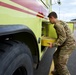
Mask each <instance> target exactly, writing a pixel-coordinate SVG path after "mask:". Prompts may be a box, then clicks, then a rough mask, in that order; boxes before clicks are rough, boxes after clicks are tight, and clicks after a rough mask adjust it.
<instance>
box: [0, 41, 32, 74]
mask: <svg viewBox="0 0 76 75" xmlns="http://www.w3.org/2000/svg"><path fill="white" fill-rule="evenodd" d="M32 65H33V64H32V56H31V53H30V50H29V48H28V47H27V46H26V45H24V44H23V43H21V42H17V41H5V42H2V43H0V75H33V66H32Z"/></svg>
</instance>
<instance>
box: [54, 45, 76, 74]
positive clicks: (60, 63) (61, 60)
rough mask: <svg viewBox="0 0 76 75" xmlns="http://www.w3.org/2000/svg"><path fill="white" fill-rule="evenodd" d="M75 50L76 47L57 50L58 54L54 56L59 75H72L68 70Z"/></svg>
mask: <svg viewBox="0 0 76 75" xmlns="http://www.w3.org/2000/svg"><path fill="white" fill-rule="evenodd" d="M74 50H75V45H72V46H69V47H67V46H64V47H59V48H58V49H57V50H56V52H55V53H54V55H53V59H54V66H55V70H56V73H57V75H70V72H69V70H68V68H67V62H68V59H69V57H70V55H71V54H72V52H73V51H74Z"/></svg>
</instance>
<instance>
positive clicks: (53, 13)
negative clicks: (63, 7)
mask: <svg viewBox="0 0 76 75" xmlns="http://www.w3.org/2000/svg"><path fill="white" fill-rule="evenodd" d="M52 16H53V17H54V18H57V14H56V12H51V13H49V15H48V17H49V18H51V17H52Z"/></svg>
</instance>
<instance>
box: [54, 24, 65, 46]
mask: <svg viewBox="0 0 76 75" xmlns="http://www.w3.org/2000/svg"><path fill="white" fill-rule="evenodd" d="M56 31H57V34H58V39H57V41H56V42H55V43H53V47H58V46H61V45H62V44H63V43H64V42H65V41H66V32H65V29H64V27H63V25H59V24H58V25H56Z"/></svg>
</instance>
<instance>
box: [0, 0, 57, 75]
mask: <svg viewBox="0 0 76 75" xmlns="http://www.w3.org/2000/svg"><path fill="white" fill-rule="evenodd" d="M50 11H51V0H0V75H48V74H49V70H50V66H51V61H52V55H53V53H54V51H55V48H52V49H49V48H48V46H49V44H48V43H49V42H52V43H53V42H55V39H56V38H57V35H56V32H55V30H54V28H53V25H50V23H49V22H48V19H47V15H48V13H49V12H50Z"/></svg>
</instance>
